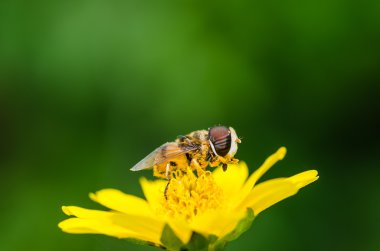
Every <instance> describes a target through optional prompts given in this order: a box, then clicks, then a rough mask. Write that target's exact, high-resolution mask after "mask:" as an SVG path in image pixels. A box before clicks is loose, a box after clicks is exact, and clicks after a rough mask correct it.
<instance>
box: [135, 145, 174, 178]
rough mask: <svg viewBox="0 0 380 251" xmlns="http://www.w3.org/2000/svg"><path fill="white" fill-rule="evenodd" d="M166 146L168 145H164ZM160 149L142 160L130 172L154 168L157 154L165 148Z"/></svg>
mask: <svg viewBox="0 0 380 251" xmlns="http://www.w3.org/2000/svg"><path fill="white" fill-rule="evenodd" d="M164 145H166V144H164ZM164 145H162V146H160V147H158V148H157V149H156V150H154V151H153V152H151V153H150V154H149V155H148V156H146V157H145V158H143V159H142V160H140V161H139V162H138V163H137V164H136V165H134V166H133V167H132V168H131V169H130V170H131V171H140V170H144V169H149V168H152V167H153V166H154V162H155V159H156V156H157V154H158V153H159V152H160V150H161V148H162V147H163V146H164Z"/></svg>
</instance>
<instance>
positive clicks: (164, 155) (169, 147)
mask: <svg viewBox="0 0 380 251" xmlns="http://www.w3.org/2000/svg"><path fill="white" fill-rule="evenodd" d="M197 149H199V146H197V145H184V146H179V145H178V144H177V143H175V142H171V143H166V144H164V145H163V146H162V147H161V149H160V150H161V153H159V154H158V155H157V156H156V159H155V162H154V164H155V165H156V164H157V165H158V164H161V163H164V162H166V161H169V160H171V159H175V158H176V157H178V156H180V155H182V154H186V153H188V152H191V151H195V150H197Z"/></svg>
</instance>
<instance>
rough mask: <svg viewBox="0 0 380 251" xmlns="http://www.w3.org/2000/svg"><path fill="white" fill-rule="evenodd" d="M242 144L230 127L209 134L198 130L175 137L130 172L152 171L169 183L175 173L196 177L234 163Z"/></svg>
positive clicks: (222, 127) (209, 130)
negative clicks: (194, 175) (213, 168)
mask: <svg viewBox="0 0 380 251" xmlns="http://www.w3.org/2000/svg"><path fill="white" fill-rule="evenodd" d="M238 143H241V140H240V139H239V138H238V137H237V135H236V132H235V130H234V129H233V128H232V127H226V126H214V127H211V128H209V129H208V130H198V131H194V132H191V133H189V134H187V135H184V136H178V138H177V139H176V140H175V141H174V142H167V143H165V144H163V145H162V146H160V147H158V148H157V149H156V150H154V151H153V152H152V153H150V154H149V155H148V156H146V157H145V158H144V159H142V160H141V161H140V162H138V163H137V164H136V165H135V166H134V167H132V168H131V170H132V171H140V170H144V169H150V168H153V175H154V176H156V177H159V178H164V179H168V180H169V179H170V173H171V172H173V171H175V170H178V169H180V170H182V171H184V172H185V171H186V170H187V168H188V167H190V168H191V170H193V171H194V170H195V171H196V172H197V174H198V175H199V174H201V173H202V172H204V170H205V169H206V167H207V166H211V167H216V166H219V165H221V164H222V165H223V170H224V171H226V170H227V164H232V163H237V162H238V161H239V160H238V159H235V158H234V156H235V154H236V151H237V149H238V145H237V144H238Z"/></svg>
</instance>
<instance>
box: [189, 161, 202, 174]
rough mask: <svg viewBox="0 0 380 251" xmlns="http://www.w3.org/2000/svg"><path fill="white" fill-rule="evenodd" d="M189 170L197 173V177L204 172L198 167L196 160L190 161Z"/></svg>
mask: <svg viewBox="0 0 380 251" xmlns="http://www.w3.org/2000/svg"><path fill="white" fill-rule="evenodd" d="M191 168H192V169H193V170H196V171H197V175H198V177H199V176H200V175H201V174H203V173H204V170H203V168H202V167H201V165H199V163H198V161H197V160H196V159H192V160H191Z"/></svg>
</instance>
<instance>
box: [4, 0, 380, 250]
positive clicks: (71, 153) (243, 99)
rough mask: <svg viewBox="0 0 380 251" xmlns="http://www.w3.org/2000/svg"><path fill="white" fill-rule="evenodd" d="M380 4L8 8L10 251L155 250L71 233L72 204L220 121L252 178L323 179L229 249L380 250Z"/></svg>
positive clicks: (132, 188) (115, 0)
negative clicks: (302, 175) (307, 174)
mask: <svg viewBox="0 0 380 251" xmlns="http://www.w3.org/2000/svg"><path fill="white" fill-rule="evenodd" d="M379 13H380V1H377V0H373V1H371V0H370V1H363V2H360V1H353V0H318V1H316V0H312V1H301V0H292V1H267V2H263V1H181V3H179V1H121V0H111V1H104V0H103V1H101V0H93V1H21V0H2V1H1V2H0V177H1V180H0V186H1V189H0V191H1V192H0V193H1V194H0V195H1V200H0V220H1V221H0V222H1V225H0V250H4V251H6V250H15V251H16V250H41V251H43V250H81V251H83V250H94V251H102V250H113V251H117V250H155V249H154V248H152V247H144V246H135V245H133V244H130V243H128V242H126V241H123V240H118V239H114V238H110V237H106V236H98V235H68V234H64V233H62V232H61V231H60V230H59V229H58V227H57V223H58V222H59V221H61V220H63V219H65V218H66V216H65V215H64V214H63V213H62V212H61V210H60V207H61V205H81V206H84V207H90V208H101V207H100V206H98V205H96V204H95V203H93V202H91V201H90V200H89V198H88V197H87V196H88V193H89V192H93V191H97V190H98V189H101V188H106V187H112V188H118V189H121V190H123V191H125V192H128V193H133V194H138V195H140V196H142V193H141V190H140V187H139V184H138V178H139V177H140V176H141V175H144V176H147V177H151V172H150V171H144V172H141V173H132V172H130V171H129V170H128V169H129V168H130V167H131V166H132V165H133V164H135V163H136V162H137V161H138V160H140V159H141V158H142V157H144V156H145V155H146V154H148V153H149V152H150V151H151V150H153V149H154V148H156V147H157V146H159V145H160V144H162V143H164V142H166V141H170V140H172V139H174V138H175V137H176V136H177V135H179V134H184V133H188V132H190V131H193V130H196V129H203V128H207V127H209V126H212V125H215V124H219V123H220V124H225V125H231V126H233V127H234V128H235V129H236V131H237V132H238V134H239V135H240V136H241V137H242V138H243V143H242V144H241V146H240V149H239V152H238V154H237V157H238V158H239V159H243V160H245V161H246V162H247V163H248V165H249V167H250V170H251V172H252V171H253V170H254V169H255V168H257V167H258V166H259V165H260V163H261V162H262V161H263V160H264V159H265V157H267V156H268V155H269V154H271V153H272V152H274V151H275V150H276V149H277V148H278V147H279V146H282V145H284V146H287V148H288V155H287V157H286V159H285V160H284V161H282V162H280V163H279V164H277V165H276V166H275V167H274V168H273V169H272V170H271V171H270V172H269V173H268V174H267V175H266V176H265V177H264V179H268V178H271V177H280V176H289V175H292V174H295V173H298V172H301V171H303V170H307V169H318V170H319V172H320V177H321V178H320V180H318V182H316V183H314V184H312V185H310V186H308V187H306V188H305V189H303V190H302V191H301V192H300V193H299V194H297V196H295V197H292V198H290V199H288V200H286V201H284V202H282V203H280V204H278V205H276V206H274V207H273V208H270V209H269V210H267V211H265V212H264V213H262V214H261V215H260V216H259V217H258V218H257V219H256V220H255V222H254V224H253V227H252V228H251V229H250V230H249V231H248V232H246V233H245V234H244V235H243V236H242V237H241V238H239V239H238V240H237V241H235V242H232V243H231V244H230V245H229V246H228V248H227V250H292V251H295V250H380V227H379V225H380V216H379V215H380V214H379V212H380V186H379V175H380V171H379V170H380V169H379V161H378V158H379V154H380V151H379V150H380V149H379V143H380V142H379V137H378V133H379V128H380V124H379V118H378V117H379V114H380V109H379V101H378V99H379V89H380V88H379V83H380V70H379V66H380V15H379Z"/></svg>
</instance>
